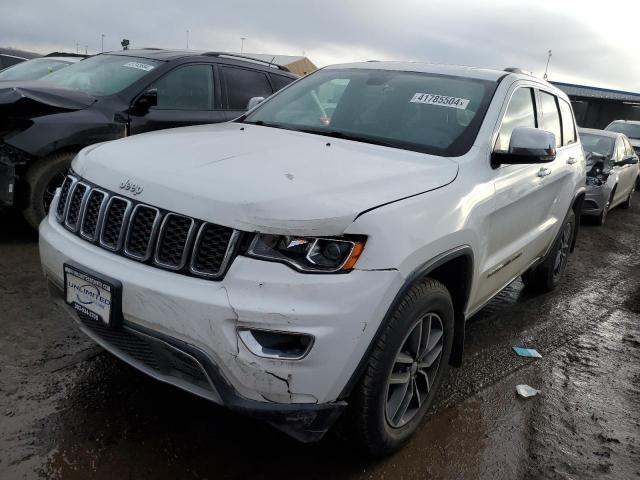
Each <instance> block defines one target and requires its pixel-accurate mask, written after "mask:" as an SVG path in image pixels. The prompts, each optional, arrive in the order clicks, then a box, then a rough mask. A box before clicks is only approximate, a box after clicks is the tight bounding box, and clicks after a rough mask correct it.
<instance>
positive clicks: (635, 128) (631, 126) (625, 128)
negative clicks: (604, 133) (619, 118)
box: [605, 122, 640, 140]
mask: <svg viewBox="0 0 640 480" xmlns="http://www.w3.org/2000/svg"><path fill="white" fill-rule="evenodd" d="M605 130H609V131H610V132H618V133H624V134H625V135H626V136H627V137H629V138H633V139H635V140H640V124H637V123H622V122H616V123H612V124H611V125H609V126H608V127H607V128H606V129H605Z"/></svg>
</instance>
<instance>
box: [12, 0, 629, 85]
mask: <svg viewBox="0 0 640 480" xmlns="http://www.w3.org/2000/svg"><path fill="white" fill-rule="evenodd" d="M616 4H618V6H619V8H616ZM605 10H606V12H604V11H603V9H602V8H596V4H595V3H594V4H589V2H588V1H583V2H579V1H578V0H568V1H565V2H554V1H551V0H520V1H518V2H509V1H506V0H494V1H491V2H480V1H470V0H466V1H465V0H449V1H442V0H432V1H429V2H425V1H417V0H404V1H403V0H396V1H395V2H390V1H388V0H385V1H382V0H367V1H365V0H362V1H347V0H340V1H339V0H323V1H322V2H317V1H316V2H310V1H300V0H272V1H270V2H263V1H250V0H236V1H233V0H220V1H217V2H211V1H207V0H191V1H189V2H182V3H179V2H164V1H160V2H150V1H142V2H131V1H129V2H125V1H123V0H113V1H111V2H97V1H95V0H86V1H83V2H80V1H78V0H76V1H71V0H58V1H56V2H50V1H49V0H31V1H28V2H11V3H9V4H6V5H3V25H2V29H0V45H4V46H8V45H12V46H14V47H19V48H24V49H34V50H36V51H40V52H47V51H50V50H67V51H74V50H75V48H76V42H78V44H79V46H80V49H81V50H84V46H85V45H87V46H88V50H89V52H90V53H95V52H97V51H99V49H100V34H101V33H104V34H105V35H106V37H105V48H106V49H108V50H110V49H119V42H120V40H121V39H122V38H129V39H130V40H131V42H132V45H133V46H134V47H144V46H154V47H161V48H185V46H186V30H187V29H189V30H190V45H189V46H190V47H191V48H194V49H202V50H220V51H238V50H239V49H240V37H246V39H247V40H246V41H245V45H244V47H245V51H250V52H256V53H273V54H292V55H301V54H302V53H303V52H304V53H305V54H306V55H307V56H308V57H309V58H311V60H312V61H314V62H315V63H316V64H317V65H319V66H323V65H326V64H330V63H338V62H347V61H362V60H369V59H380V60H391V59H395V60H417V61H432V62H440V63H454V64H464V65H475V66H483V67H491V68H504V67H507V66H519V67H523V68H525V69H528V70H531V71H533V72H534V73H536V74H538V75H542V73H543V71H544V66H545V62H546V59H547V50H548V49H552V50H553V57H552V59H551V65H550V69H549V78H550V79H552V80H559V81H570V82H577V83H585V84H590V85H600V86H610V87H614V88H621V89H625V90H635V91H640V62H638V61H637V55H636V52H635V50H636V45H637V41H636V39H635V36H636V33H635V32H633V31H632V30H633V29H625V28H623V21H622V20H623V19H624V18H625V17H628V18H631V17H633V16H634V11H633V10H635V15H636V16H637V15H638V14H640V5H635V3H631V2H624V1H623V0H610V1H609V2H607V9H605ZM623 12H624V13H623ZM616 20H617V21H616ZM612 25H617V26H619V27H620V28H611V26H612Z"/></svg>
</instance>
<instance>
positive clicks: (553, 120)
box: [540, 90, 562, 147]
mask: <svg viewBox="0 0 640 480" xmlns="http://www.w3.org/2000/svg"><path fill="white" fill-rule="evenodd" d="M540 106H541V107H542V125H540V128H542V129H543V130H547V131H548V132H551V133H553V134H555V136H556V147H559V146H561V145H562V129H561V128H560V112H558V101H557V99H556V97H555V95H551V94H550V93H547V92H543V91H542V90H541V91H540Z"/></svg>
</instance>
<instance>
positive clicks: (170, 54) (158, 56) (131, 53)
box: [105, 48, 297, 78]
mask: <svg viewBox="0 0 640 480" xmlns="http://www.w3.org/2000/svg"><path fill="white" fill-rule="evenodd" d="M105 53H107V54H109V55H123V56H127V57H138V58H148V59H152V60H159V61H165V62H168V61H171V60H176V59H179V58H186V57H198V56H203V57H208V58H212V57H218V58H224V59H225V60H232V61H238V62H244V63H251V64H252V65H256V66H259V67H263V68H271V69H272V70H275V68H276V67H277V68H278V69H279V70H280V71H281V72H282V73H285V74H288V75H291V76H294V77H296V78H297V75H294V74H292V73H290V72H289V70H288V69H287V68H286V67H285V66H283V65H277V64H276V63H270V62H269V61H266V60H262V59H259V58H252V57H250V56H249V55H244V56H243V55H241V54H239V53H228V52H211V51H207V50H165V49H163V48H141V49H137V50H114V51H111V52H105ZM274 58H275V57H274Z"/></svg>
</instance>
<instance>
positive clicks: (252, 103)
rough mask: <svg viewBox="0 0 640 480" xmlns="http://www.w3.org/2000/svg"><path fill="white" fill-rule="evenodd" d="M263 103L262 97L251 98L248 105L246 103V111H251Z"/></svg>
mask: <svg viewBox="0 0 640 480" xmlns="http://www.w3.org/2000/svg"><path fill="white" fill-rule="evenodd" d="M262 102H264V97H251V98H250V99H249V103H247V110H251V109H252V108H253V107H255V106H257V105H260V104H261V103H262Z"/></svg>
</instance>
